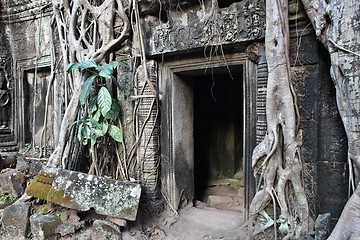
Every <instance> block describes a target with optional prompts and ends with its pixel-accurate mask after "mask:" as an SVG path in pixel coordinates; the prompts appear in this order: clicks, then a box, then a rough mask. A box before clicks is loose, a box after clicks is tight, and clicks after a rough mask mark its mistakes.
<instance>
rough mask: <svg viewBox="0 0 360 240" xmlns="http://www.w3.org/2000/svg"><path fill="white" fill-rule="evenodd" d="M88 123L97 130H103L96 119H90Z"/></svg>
mask: <svg viewBox="0 0 360 240" xmlns="http://www.w3.org/2000/svg"><path fill="white" fill-rule="evenodd" d="M88 121H89V122H90V123H91V125H92V126H93V127H95V128H97V129H101V125H100V124H99V122H98V121H96V120H95V119H94V118H89V119H88Z"/></svg>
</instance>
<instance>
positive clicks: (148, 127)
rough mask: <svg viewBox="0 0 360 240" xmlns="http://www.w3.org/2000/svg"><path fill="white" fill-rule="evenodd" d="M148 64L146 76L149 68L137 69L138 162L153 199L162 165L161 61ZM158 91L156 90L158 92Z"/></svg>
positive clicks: (146, 190) (146, 191)
mask: <svg viewBox="0 0 360 240" xmlns="http://www.w3.org/2000/svg"><path fill="white" fill-rule="evenodd" d="M146 65H147V75H148V78H149V81H147V80H146V77H145V76H146V75H145V71H144V69H143V66H142V65H141V66H140V67H138V69H137V73H136V81H137V87H136V91H135V92H136V94H137V95H136V96H134V98H135V99H136V101H137V103H136V104H137V107H136V108H137V114H136V135H137V139H138V142H139V145H138V150H137V162H138V167H139V168H140V174H141V176H139V177H140V179H141V180H142V184H143V186H144V187H145V189H144V192H145V194H146V195H147V197H148V198H149V199H152V200H155V199H156V198H158V194H157V190H156V189H157V185H158V168H159V153H160V145H159V127H158V115H159V111H158V106H157V102H156V101H157V100H156V98H157V81H158V79H157V78H158V77H157V64H156V62H155V61H149V62H147V63H146ZM154 91H155V92H154Z"/></svg>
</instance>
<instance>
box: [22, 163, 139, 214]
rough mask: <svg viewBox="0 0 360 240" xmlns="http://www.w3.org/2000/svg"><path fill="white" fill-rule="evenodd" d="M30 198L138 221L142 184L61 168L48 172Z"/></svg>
mask: <svg viewBox="0 0 360 240" xmlns="http://www.w3.org/2000/svg"><path fill="white" fill-rule="evenodd" d="M26 193H27V194H28V195H30V196H33V197H37V198H42V199H45V200H47V201H49V202H52V203H56V204H59V205H61V206H63V207H66V208H71V209H76V210H79V211H87V210H89V209H90V208H93V209H94V210H95V211H96V212H97V213H98V214H102V215H107V216H112V217H119V218H124V219H127V220H132V221H133V220H135V219H136V215H137V210H138V206H139V200H140V194H141V187H140V185H139V184H134V183H128V182H121V181H117V180H113V179H106V178H103V177H98V176H94V175H89V174H85V173H79V172H74V171H69V170H64V169H57V168H44V169H43V170H42V171H41V172H40V173H39V175H37V176H36V177H35V181H34V182H32V183H31V184H30V185H29V186H28V187H27V188H26Z"/></svg>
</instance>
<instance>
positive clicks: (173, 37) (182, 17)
mask: <svg viewBox="0 0 360 240" xmlns="http://www.w3.org/2000/svg"><path fill="white" fill-rule="evenodd" d="M213 15H214V16H212V17H210V18H207V15H205V14H204V12H203V10H202V9H201V7H200V6H195V7H193V8H192V9H191V10H190V9H189V10H188V11H187V12H184V13H182V14H179V12H172V11H169V15H168V21H167V22H165V23H163V22H160V21H159V22H158V23H156V21H148V24H150V25H151V24H153V25H151V26H150V25H149V26H147V27H146V28H145V31H146V32H147V33H146V35H147V36H149V37H148V39H147V46H146V51H147V53H148V54H149V55H156V54H162V53H166V52H175V51H181V50H189V49H194V48H202V47H206V46H208V45H220V44H230V43H236V42H242V41H249V40H255V39H259V38H263V37H264V29H265V19H264V16H265V11H264V1H263V0H247V1H240V2H235V3H233V4H231V5H230V6H229V7H227V8H219V9H217V10H216V12H215V13H213ZM154 22H155V24H154Z"/></svg>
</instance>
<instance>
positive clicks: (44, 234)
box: [30, 214, 62, 240]
mask: <svg viewBox="0 0 360 240" xmlns="http://www.w3.org/2000/svg"><path fill="white" fill-rule="evenodd" d="M61 224H62V222H61V219H60V217H58V216H54V215H51V214H34V215H32V216H31V217H30V227H31V233H32V234H33V238H34V239H38V240H43V239H46V238H48V237H50V236H53V235H55V234H57V228H58V227H59V226H60V225H61Z"/></svg>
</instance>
